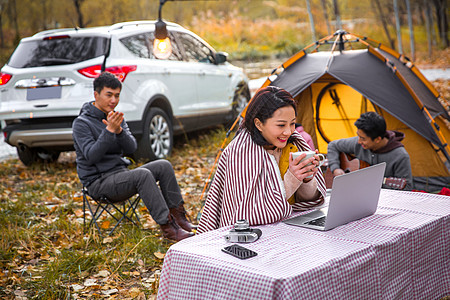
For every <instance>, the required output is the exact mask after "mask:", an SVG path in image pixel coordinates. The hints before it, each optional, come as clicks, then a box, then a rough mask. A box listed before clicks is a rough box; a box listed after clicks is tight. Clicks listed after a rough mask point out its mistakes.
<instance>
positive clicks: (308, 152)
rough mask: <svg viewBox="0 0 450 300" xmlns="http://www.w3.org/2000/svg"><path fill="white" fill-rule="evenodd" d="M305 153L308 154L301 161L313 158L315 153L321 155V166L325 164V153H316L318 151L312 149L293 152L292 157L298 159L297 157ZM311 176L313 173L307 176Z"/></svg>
mask: <svg viewBox="0 0 450 300" xmlns="http://www.w3.org/2000/svg"><path fill="white" fill-rule="evenodd" d="M304 153H306V156H305V157H304V158H303V159H302V160H301V161H300V162H302V161H304V160H305V159H308V158H311V157H313V156H314V155H317V156H319V167H320V166H322V165H323V164H324V162H325V155H323V154H320V153H316V151H312V150H308V151H298V152H293V153H292V159H296V158H297V157H299V156H300V155H302V154H304ZM300 162H299V163H300ZM308 165H310V164H308ZM311 177H312V175H311V176H308V177H306V178H311Z"/></svg>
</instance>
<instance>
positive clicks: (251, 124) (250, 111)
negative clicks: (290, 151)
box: [241, 86, 297, 146]
mask: <svg viewBox="0 0 450 300" xmlns="http://www.w3.org/2000/svg"><path fill="white" fill-rule="evenodd" d="M286 106H291V107H292V108H293V109H294V111H295V115H296V116H297V106H296V103H295V100H294V99H293V97H292V95H291V94H290V93H289V92H287V91H286V90H283V89H281V88H279V87H276V86H268V87H265V88H262V89H260V90H259V91H257V92H256V94H255V96H254V97H253V100H252V101H251V102H250V104H249V105H248V108H247V113H246V114H245V118H244V122H243V123H242V125H241V128H246V129H247V130H248V132H249V133H250V136H251V137H252V140H253V141H254V142H255V143H256V144H258V145H260V146H265V145H271V144H270V143H269V142H267V140H266V139H265V138H264V137H263V136H262V134H261V132H260V131H259V130H258V128H257V127H256V126H255V118H258V119H259V120H260V121H261V122H262V123H263V124H264V123H265V122H266V120H267V119H270V118H271V117H272V116H273V114H274V112H275V111H276V110H277V109H279V108H282V107H286ZM290 141H291V138H289V140H288V142H290Z"/></svg>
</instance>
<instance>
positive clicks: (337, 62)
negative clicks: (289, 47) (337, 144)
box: [202, 30, 450, 197]
mask: <svg viewBox="0 0 450 300" xmlns="http://www.w3.org/2000/svg"><path fill="white" fill-rule="evenodd" d="M269 85H273V86H278V87H281V88H283V89H285V90H287V91H289V92H290V93H291V94H292V95H293V97H294V98H295V99H296V100H297V103H298V104H297V105H298V110H297V112H298V115H297V121H298V122H299V123H301V124H302V125H303V127H304V129H305V131H306V132H308V133H309V134H310V135H311V136H312V138H313V140H314V144H315V145H316V148H317V149H319V152H320V153H326V152H327V145H328V143H329V142H330V141H332V140H336V139H341V138H347V137H351V136H355V135H356V127H355V126H354V122H355V121H356V119H358V118H359V116H360V114H361V113H364V112H366V111H376V112H378V113H379V114H381V115H383V117H384V118H385V119H386V124H387V128H388V130H398V131H401V132H403V133H405V139H404V140H403V144H404V145H405V148H406V150H407V151H408V153H409V155H410V159H411V168H412V173H413V178H414V185H415V189H420V190H425V191H429V192H435V191H439V190H441V189H442V187H450V172H449V168H450V167H449V166H450V155H449V154H450V147H449V144H448V141H450V125H449V124H450V123H449V121H450V116H449V113H448V111H447V110H446V109H445V108H444V107H443V106H442V104H441V103H440V102H439V97H440V96H439V93H438V92H437V91H436V89H435V88H434V87H433V85H432V84H431V83H430V82H429V81H428V80H427V79H426V78H425V77H424V76H423V75H422V73H421V72H420V71H419V69H418V68H417V67H416V66H415V65H414V64H413V63H412V62H411V61H410V60H409V59H408V58H407V57H405V56H404V55H401V54H399V53H397V52H396V51H394V50H392V49H390V48H389V47H387V46H385V45H383V44H381V43H379V42H377V41H374V40H372V39H370V38H367V37H363V36H358V35H355V34H351V33H348V32H345V31H342V30H339V31H337V32H336V33H335V34H333V35H330V36H328V37H325V38H323V39H321V40H319V41H317V42H315V43H313V44H311V45H309V46H307V47H306V48H304V49H303V50H301V51H300V52H298V53H297V54H295V55H293V56H292V57H291V58H289V59H288V60H287V61H286V62H284V63H283V64H281V65H280V66H279V67H278V68H276V69H274V71H273V72H272V74H271V75H270V76H269V77H268V78H267V80H266V81H265V82H264V84H263V85H262V87H265V86H269ZM250 101H251V100H250ZM245 111H246V109H244V111H243V112H242V113H241V115H240V118H242V117H243V116H245ZM238 120H239V118H238V119H237V120H236V121H235V123H234V124H233V126H232V128H231V129H230V132H231V130H232V129H233V127H234V126H235V125H236V124H237V122H238ZM230 132H229V134H230ZM225 143H226V140H225V141H224V144H223V145H222V148H223V146H224V145H225ZM219 155H220V153H219ZM219 155H218V157H219ZM216 161H217V159H216ZM213 170H214V167H213ZM212 173H213V171H212V172H211V174H212ZM211 174H210V177H211ZM206 188H207V186H205V189H204V190H203V192H205V190H206ZM202 197H203V193H202Z"/></svg>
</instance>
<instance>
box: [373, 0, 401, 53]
mask: <svg viewBox="0 0 450 300" xmlns="http://www.w3.org/2000/svg"><path fill="white" fill-rule="evenodd" d="M370 3H371V4H372V6H373V7H374V10H375V11H376V12H377V15H378V18H379V19H380V20H381V24H382V25H383V29H384V33H386V36H387V39H388V41H389V44H390V46H391V48H392V49H394V50H395V43H394V40H393V39H392V38H391V34H390V33H389V28H388V25H387V22H386V17H385V16H384V13H383V9H382V8H381V4H380V0H374V1H371V2H370ZM374 3H375V4H374Z"/></svg>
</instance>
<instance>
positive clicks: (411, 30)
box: [405, 0, 416, 61]
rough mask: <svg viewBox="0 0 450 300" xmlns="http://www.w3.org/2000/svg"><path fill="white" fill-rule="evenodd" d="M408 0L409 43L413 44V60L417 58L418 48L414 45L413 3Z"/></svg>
mask: <svg viewBox="0 0 450 300" xmlns="http://www.w3.org/2000/svg"><path fill="white" fill-rule="evenodd" d="M405 1H406V10H407V11H408V27H409V43H410V46H411V60H412V61H415V60H416V49H415V47H414V28H413V22H412V16H411V3H410V1H409V0H405Z"/></svg>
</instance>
